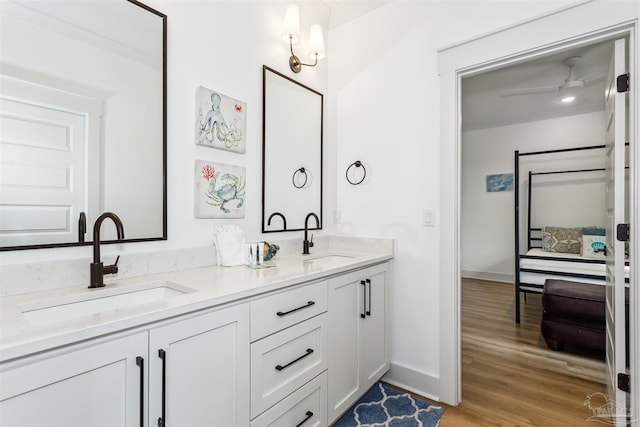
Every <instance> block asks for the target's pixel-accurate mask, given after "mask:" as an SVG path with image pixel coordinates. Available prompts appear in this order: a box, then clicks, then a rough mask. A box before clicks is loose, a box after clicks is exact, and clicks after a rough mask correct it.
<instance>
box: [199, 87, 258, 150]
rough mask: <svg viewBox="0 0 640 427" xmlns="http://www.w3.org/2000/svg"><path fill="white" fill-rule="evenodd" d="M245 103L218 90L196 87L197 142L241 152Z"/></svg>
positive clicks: (244, 123) (244, 125) (244, 146)
mask: <svg viewBox="0 0 640 427" xmlns="http://www.w3.org/2000/svg"><path fill="white" fill-rule="evenodd" d="M246 111H247V104H246V103H244V102H242V101H239V100H237V99H233V98H231V97H228V96H226V95H223V94H221V93H219V92H215V91H213V90H210V89H207V88H206V87H202V86H200V87H198V89H197V90H196V129H195V131H196V144H198V145H204V146H207V147H213V148H220V149H222V150H228V151H233V152H236V153H244V152H245V151H246V143H245V133H246V117H247V112H246Z"/></svg>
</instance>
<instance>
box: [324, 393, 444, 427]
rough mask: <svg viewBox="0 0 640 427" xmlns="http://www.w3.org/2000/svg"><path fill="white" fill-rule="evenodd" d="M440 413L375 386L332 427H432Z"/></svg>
mask: <svg viewBox="0 0 640 427" xmlns="http://www.w3.org/2000/svg"><path fill="white" fill-rule="evenodd" d="M443 412H444V409H443V408H441V407H439V406H436V405H432V404H431V403H429V402H427V401H425V400H422V399H419V398H417V397H414V396H412V395H410V394H408V393H402V392H399V391H397V390H394V389H392V388H390V387H387V386H385V385H383V384H382V383H377V384H376V385H375V386H373V388H371V390H369V391H368V392H367V394H365V395H364V397H362V399H360V401H359V402H358V403H356V404H355V405H354V406H353V407H352V408H351V409H349V411H348V412H347V413H346V414H344V415H343V417H342V418H340V419H339V420H338V422H337V423H336V424H334V427H358V426H371V427H374V426H376V427H378V426H380V427H382V426H385V427H386V426H389V427H435V426H437V425H438V422H439V421H440V417H441V416H442V413H443Z"/></svg>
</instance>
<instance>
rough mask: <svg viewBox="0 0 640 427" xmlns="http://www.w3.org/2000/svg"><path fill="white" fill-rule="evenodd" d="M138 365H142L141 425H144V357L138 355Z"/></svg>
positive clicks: (142, 426)
mask: <svg viewBox="0 0 640 427" xmlns="http://www.w3.org/2000/svg"><path fill="white" fill-rule="evenodd" d="M136 365H138V366H139V367H140V427H144V358H143V357H142V356H138V357H136Z"/></svg>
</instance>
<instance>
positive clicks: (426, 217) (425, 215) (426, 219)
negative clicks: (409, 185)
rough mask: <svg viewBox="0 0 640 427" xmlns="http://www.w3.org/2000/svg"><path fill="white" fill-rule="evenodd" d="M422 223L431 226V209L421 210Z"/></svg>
mask: <svg viewBox="0 0 640 427" xmlns="http://www.w3.org/2000/svg"><path fill="white" fill-rule="evenodd" d="M422 225H423V226H425V227H433V210H432V209H423V210H422Z"/></svg>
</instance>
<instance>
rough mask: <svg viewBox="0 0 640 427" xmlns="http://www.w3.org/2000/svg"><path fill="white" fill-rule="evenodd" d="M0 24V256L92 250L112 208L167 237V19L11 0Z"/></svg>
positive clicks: (115, 0)
mask: <svg viewBox="0 0 640 427" xmlns="http://www.w3.org/2000/svg"><path fill="white" fill-rule="evenodd" d="M0 19H1V21H0V52H2V55H1V56H0V79H1V80H0V162H1V164H0V168H1V170H2V173H1V174H0V250H14V249H33V248H49V247H58V246H75V245H83V244H90V242H91V240H92V238H93V234H92V227H93V223H94V222H95V219H96V218H97V217H98V216H99V215H100V214H102V213H103V212H106V211H109V212H114V213H115V214H117V215H118V216H119V217H120V219H121V220H122V222H123V224H124V231H125V240H126V241H129V242H131V241H147V240H161V239H166V238H167V218H166V215H167V210H166V206H167V205H166V203H167V202H166V16H165V15H163V14H162V13H160V12H158V11H155V10H153V9H151V8H149V7H147V6H146V5H144V4H142V3H139V2H137V1H132V0H96V1H84V0H62V1H53V2H52V1H33V0H5V1H3V2H2V8H1V9H0ZM83 217H86V220H85V221H83V220H82V219H83ZM83 223H84V225H83ZM102 229H103V235H102V236H101V240H102V239H105V240H112V239H115V228H114V227H108V226H107V227H102ZM85 231H86V232H85Z"/></svg>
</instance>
